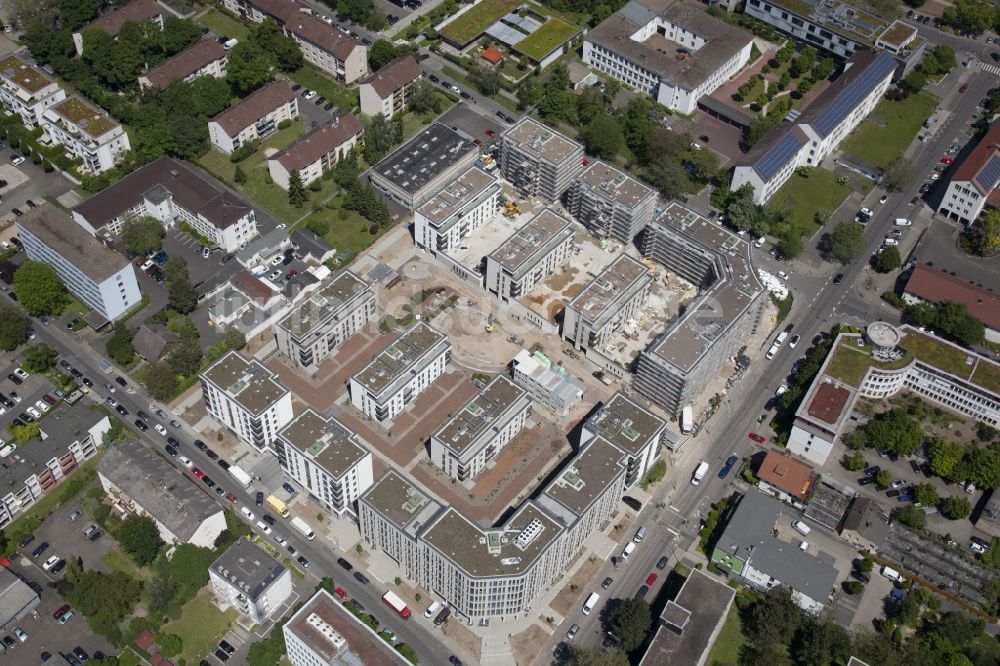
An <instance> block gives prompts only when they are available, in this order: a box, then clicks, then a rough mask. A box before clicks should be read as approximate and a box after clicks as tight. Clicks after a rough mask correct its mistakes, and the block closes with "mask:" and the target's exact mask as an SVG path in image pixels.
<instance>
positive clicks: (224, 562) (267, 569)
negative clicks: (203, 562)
mask: <svg viewBox="0 0 1000 666" xmlns="http://www.w3.org/2000/svg"><path fill="white" fill-rule="evenodd" d="M210 569H211V570H212V571H214V572H215V573H216V574H217V575H219V576H220V577H222V578H224V579H225V580H226V581H227V582H228V583H229V584H230V585H233V586H235V587H238V588H240V589H241V590H242V591H243V593H244V595H245V596H246V597H247V598H249V599H250V600H251V601H257V599H258V598H260V595H262V594H263V593H264V591H265V590H267V588H268V587H270V586H271V584H272V583H274V581H276V580H278V578H279V577H280V576H281V574H283V573H285V571H287V569H285V567H284V565H283V564H281V562H279V561H278V560H276V559H274V558H273V557H271V556H270V555H268V554H267V552H265V551H264V549H263V548H261V547H260V546H258V545H257V544H255V543H254V542H252V541H250V540H248V539H246V538H244V539H240V540H238V541H236V542H235V543H234V544H233V545H231V546H230V547H229V548H227V549H226V550H225V552H224V553H222V555H219V557H218V559H217V560H215V562H212V566H211V567H210Z"/></svg>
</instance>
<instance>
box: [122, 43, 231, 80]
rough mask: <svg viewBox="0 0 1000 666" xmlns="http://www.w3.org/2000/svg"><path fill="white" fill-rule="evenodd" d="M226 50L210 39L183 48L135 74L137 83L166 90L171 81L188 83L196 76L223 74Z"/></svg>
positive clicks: (224, 74)
mask: <svg viewBox="0 0 1000 666" xmlns="http://www.w3.org/2000/svg"><path fill="white" fill-rule="evenodd" d="M228 58H229V52H228V51H226V49H224V48H223V47H222V44H220V43H219V42H218V41H216V40H214V39H205V40H202V41H200V42H198V43H197V44H195V45H194V46H192V47H190V48H187V49H185V50H183V51H181V52H180V53H178V54H177V55H175V56H173V57H172V58H170V59H168V60H166V61H165V62H163V63H161V64H159V65H157V66H156V67H153V68H152V69H150V70H149V71H148V72H146V73H145V74H143V75H142V76H140V77H139V86H140V87H143V88H152V87H155V88H158V89H159V90H166V89H167V87H168V86H169V85H170V84H171V83H173V82H174V81H184V82H185V83H189V82H191V81H194V80H195V79H197V78H198V77H200V76H214V77H215V78H217V79H221V78H224V77H225V76H226V62H227V60H228Z"/></svg>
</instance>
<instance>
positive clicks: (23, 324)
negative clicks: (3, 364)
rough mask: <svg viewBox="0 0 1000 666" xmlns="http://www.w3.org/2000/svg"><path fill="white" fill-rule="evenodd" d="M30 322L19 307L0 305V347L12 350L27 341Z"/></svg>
mask: <svg viewBox="0 0 1000 666" xmlns="http://www.w3.org/2000/svg"><path fill="white" fill-rule="evenodd" d="M30 328H31V324H30V323H29V322H28V318H27V317H25V316H24V313H23V312H22V311H21V309H20V308H15V307H10V306H2V307H0V349H3V350H4V351H14V350H15V349H17V347H18V346H20V345H23V344H24V343H25V342H27V341H28V329H30Z"/></svg>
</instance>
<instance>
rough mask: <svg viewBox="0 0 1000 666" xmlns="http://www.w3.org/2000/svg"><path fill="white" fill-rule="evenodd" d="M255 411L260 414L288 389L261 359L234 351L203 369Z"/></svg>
mask: <svg viewBox="0 0 1000 666" xmlns="http://www.w3.org/2000/svg"><path fill="white" fill-rule="evenodd" d="M201 376H202V378H203V379H207V380H208V381H210V382H211V383H212V384H214V385H215V386H217V387H218V388H219V389H220V390H221V391H223V392H224V393H225V394H226V395H227V396H229V398H230V399H231V400H234V401H235V402H237V403H239V404H240V405H241V406H242V407H243V408H244V409H246V410H247V411H249V412H250V413H251V414H260V413H262V412H263V411H264V410H266V409H267V408H268V407H270V406H271V405H273V404H274V403H276V402H277V401H278V400H280V399H281V398H282V397H283V396H284V395H285V394H287V393H288V389H287V388H285V387H284V386H283V385H282V384H281V382H279V381H277V379H276V375H275V374H273V373H272V372H271V371H270V370H268V369H267V368H266V367H265V366H263V365H261V363H260V361H258V360H257V359H247V358H246V357H244V356H243V355H242V354H240V353H239V352H236V351H230V352H229V353H228V354H226V355H225V356H223V357H222V358H221V359H219V360H218V361H216V362H215V365H213V366H212V367H210V368H209V369H208V370H205V371H204V372H202V373H201Z"/></svg>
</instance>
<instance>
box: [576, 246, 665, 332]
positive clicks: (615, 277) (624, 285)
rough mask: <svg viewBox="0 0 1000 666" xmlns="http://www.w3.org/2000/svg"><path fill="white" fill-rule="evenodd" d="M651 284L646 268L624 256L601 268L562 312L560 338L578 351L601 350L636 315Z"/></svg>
mask: <svg viewBox="0 0 1000 666" xmlns="http://www.w3.org/2000/svg"><path fill="white" fill-rule="evenodd" d="M651 284H653V276H652V275H651V274H650V272H649V269H648V268H646V266H644V265H643V264H642V262H639V261H637V260H635V259H633V258H632V257H630V256H628V255H627V254H620V255H618V257H617V258H615V259H614V260H613V261H612V262H611V263H610V264H608V265H607V266H605V267H604V270H602V271H601V272H600V273H599V274H598V276H597V277H595V278H594V279H593V281H592V282H590V284H588V285H587V286H586V287H584V288H583V291H581V292H580V293H579V294H577V295H576V296H575V297H574V298H573V300H572V301H570V302H569V303H568V304H567V305H566V309H565V310H563V324H562V337H563V339H564V340H569V341H570V342H571V343H573V347H574V348H575V349H579V350H587V349H595V350H602V349H604V347H605V346H606V345H608V344H609V343H610V342H611V341H612V337H613V336H614V335H615V334H616V333H617V332H618V331H619V330H621V328H622V327H623V326H625V325H626V324H627V323H628V321H629V320H630V319H632V318H634V317H637V316H638V313H639V310H641V309H642V304H643V301H644V300H645V299H646V295H647V294H648V293H649V287H650V285H651Z"/></svg>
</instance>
